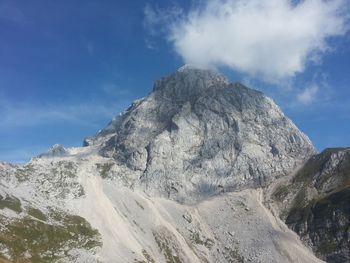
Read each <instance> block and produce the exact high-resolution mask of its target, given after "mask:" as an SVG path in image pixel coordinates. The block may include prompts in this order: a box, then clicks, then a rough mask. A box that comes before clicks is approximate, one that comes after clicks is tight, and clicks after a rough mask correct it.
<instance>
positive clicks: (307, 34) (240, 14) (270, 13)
mask: <svg viewBox="0 0 350 263" xmlns="http://www.w3.org/2000/svg"><path fill="white" fill-rule="evenodd" d="M346 1H347V0H332V1H325V0H305V1H298V2H296V1H290V0H211V1H205V2H203V3H204V4H203V5H202V6H197V7H196V8H192V10H190V11H189V12H188V13H187V14H186V15H178V16H177V17H175V18H174V20H173V22H171V25H170V26H169V27H168V33H167V38H168V40H169V41H170V42H171V43H173V45H174V48H175V51H176V52H177V53H178V54H179V55H180V56H181V57H182V58H183V59H184V61H185V62H186V63H190V64H194V65H197V66H201V67H217V66H221V65H224V66H228V67H230V68H232V69H234V70H238V71H240V72H243V73H247V74H249V75H251V76H254V77H262V78H263V79H264V80H268V81H278V80H281V79H285V78H288V77H293V76H294V75H295V74H297V73H300V72H302V71H303V70H304V69H305V67H306V66H307V63H310V62H314V61H315V60H316V61H317V60H318V61H319V59H320V57H321V56H322V54H324V52H326V51H327V50H329V46H328V45H327V40H328V38H330V37H333V36H339V35H342V34H345V32H346V30H347V25H346V24H347V17H346V11H344V10H345V9H346V8H345V6H346V4H347V3H346ZM146 11H147V12H146ZM146 11H145V15H146V21H147V19H148V21H149V23H148V25H149V26H153V25H155V24H157V23H159V21H160V18H159V17H162V16H164V14H158V16H157V13H156V11H155V10H152V9H150V8H149V7H147V10H146ZM163 13H164V12H163ZM147 15H148V16H147ZM162 23H163V24H164V23H168V24H169V17H167V21H164V20H163V21H162ZM153 33H154V31H153Z"/></svg>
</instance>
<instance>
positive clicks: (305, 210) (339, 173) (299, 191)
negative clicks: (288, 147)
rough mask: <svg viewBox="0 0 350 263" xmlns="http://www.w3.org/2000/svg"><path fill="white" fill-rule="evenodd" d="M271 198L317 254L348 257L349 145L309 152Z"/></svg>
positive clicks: (332, 259)
mask: <svg viewBox="0 0 350 263" xmlns="http://www.w3.org/2000/svg"><path fill="white" fill-rule="evenodd" d="M272 198H273V199H274V204H278V205H279V210H280V211H281V214H280V215H281V217H282V218H283V219H284V220H285V222H286V224H287V225H288V226H289V227H290V228H291V229H293V230H294V231H295V232H297V233H298V234H299V235H300V237H301V238H302V240H303V241H304V242H305V243H306V244H308V245H309V246H311V247H312V248H313V250H314V251H315V254H316V255H317V256H319V257H320V258H322V259H324V260H326V261H327V262H339V263H340V262H349V261H350V246H349V245H350V148H334V149H326V150H324V151H323V152H322V153H320V154H318V155H315V156H313V157H312V158H310V160H308V162H306V164H305V165H304V166H303V167H302V168H301V169H300V170H299V171H298V172H297V173H296V174H295V176H294V177H293V178H291V179H290V181H289V182H284V183H282V184H279V185H278V186H277V187H276V188H275V189H274V191H273V193H272Z"/></svg>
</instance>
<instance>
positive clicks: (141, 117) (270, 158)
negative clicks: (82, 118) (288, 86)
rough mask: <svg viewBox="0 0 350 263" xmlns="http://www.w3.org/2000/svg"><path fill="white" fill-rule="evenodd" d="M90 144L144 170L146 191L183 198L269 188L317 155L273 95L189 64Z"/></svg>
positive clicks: (140, 183) (141, 183)
mask: <svg viewBox="0 0 350 263" xmlns="http://www.w3.org/2000/svg"><path fill="white" fill-rule="evenodd" d="M85 142H86V145H100V153H101V155H103V156H106V157H113V158H114V159H115V160H116V162H117V163H119V164H121V165H125V166H126V167H127V168H128V169H129V170H130V173H135V172H136V173H137V174H139V177H140V178H141V180H137V181H136V182H135V185H138V186H140V187H141V188H143V189H147V190H146V191H147V192H148V193H151V192H152V193H153V194H154V195H161V196H165V197H170V198H172V199H176V200H179V201H184V202H186V201H191V200H200V199H201V198H205V197H207V196H212V195H214V194H217V193H220V192H222V191H232V190H240V189H244V188H247V187H260V186H264V185H266V184H268V183H269V182H270V181H271V180H273V179H274V178H277V177H280V176H284V175H287V174H289V173H290V172H291V171H293V169H295V168H296V167H297V166H298V165H300V164H301V163H302V162H304V161H305V160H307V159H308V158H309V157H310V156H311V155H313V154H314V153H315V149H314V147H313V145H312V143H311V142H310V140H309V139H308V138H307V136H305V135H304V134H303V133H302V132H301V131H300V130H298V128H297V127H296V126H295V125H294V124H293V123H292V121H291V120H289V119H288V118H287V117H285V116H284V114H283V113H282V112H281V110H280V109H279V107H278V106H277V105H276V104H275V103H274V102H273V101H272V99H270V98H268V97H267V96H265V95H264V94H263V93H261V92H259V91H256V90H252V89H249V88H247V87H245V86H243V85H242V84H240V83H230V82H229V81H228V80H227V79H226V78H225V77H224V76H222V75H221V74H219V73H216V72H213V71H209V70H200V69H195V68H192V67H190V66H185V67H183V68H180V69H179V70H178V71H177V72H175V73H173V74H171V75H170V76H168V77H165V78H162V79H160V80H158V81H156V83H155V85H154V88H153V91H152V92H151V93H150V94H149V95H148V96H147V97H145V98H143V99H141V100H139V101H136V102H134V103H133V104H132V105H131V106H130V108H129V109H128V110H127V111H126V112H124V113H123V114H121V115H120V116H118V117H116V118H115V119H113V121H112V122H111V123H110V124H109V125H108V126H107V127H106V128H105V129H103V130H102V131H100V132H99V133H98V134H97V135H96V136H95V137H92V138H88V139H87V140H86V141H85Z"/></svg>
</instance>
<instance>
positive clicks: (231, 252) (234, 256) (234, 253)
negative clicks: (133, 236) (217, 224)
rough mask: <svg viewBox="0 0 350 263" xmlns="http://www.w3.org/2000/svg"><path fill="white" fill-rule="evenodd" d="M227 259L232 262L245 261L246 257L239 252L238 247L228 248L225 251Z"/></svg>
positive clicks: (242, 262)
mask: <svg viewBox="0 0 350 263" xmlns="http://www.w3.org/2000/svg"><path fill="white" fill-rule="evenodd" d="M224 257H225V259H226V260H227V261H228V262H230V263H244V262H245V261H244V257H243V256H241V254H239V252H238V249H236V248H227V249H226V251H225V253H224Z"/></svg>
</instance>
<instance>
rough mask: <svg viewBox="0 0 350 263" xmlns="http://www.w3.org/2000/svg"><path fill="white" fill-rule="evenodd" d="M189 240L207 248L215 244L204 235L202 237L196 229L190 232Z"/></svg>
mask: <svg viewBox="0 0 350 263" xmlns="http://www.w3.org/2000/svg"><path fill="white" fill-rule="evenodd" d="M190 240H191V241H192V242H193V243H195V244H197V245H203V246H205V247H207V248H208V249H211V248H212V247H213V245H214V244H215V242H214V240H212V239H210V238H206V237H204V238H202V237H201V236H200V235H199V233H198V232H197V231H196V232H194V233H192V234H191V236H190Z"/></svg>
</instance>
